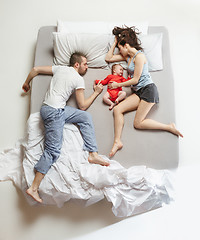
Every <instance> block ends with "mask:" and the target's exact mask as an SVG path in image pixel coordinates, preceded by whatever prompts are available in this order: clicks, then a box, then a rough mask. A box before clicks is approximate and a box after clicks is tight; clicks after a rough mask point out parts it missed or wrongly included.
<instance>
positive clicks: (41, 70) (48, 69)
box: [22, 66, 53, 92]
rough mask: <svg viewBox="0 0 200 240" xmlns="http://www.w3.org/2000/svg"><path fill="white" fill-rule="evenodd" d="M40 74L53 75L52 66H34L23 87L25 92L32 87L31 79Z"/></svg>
mask: <svg viewBox="0 0 200 240" xmlns="http://www.w3.org/2000/svg"><path fill="white" fill-rule="evenodd" d="M38 74H47V75H53V72H52V66H42V67H33V68H32V69H31V71H30V73H29V75H28V77H27V78H26V81H25V82H24V84H23V86H22V89H23V90H24V91H25V92H28V91H29V89H30V82H31V80H32V79H33V78H34V77H35V76H37V75H38Z"/></svg>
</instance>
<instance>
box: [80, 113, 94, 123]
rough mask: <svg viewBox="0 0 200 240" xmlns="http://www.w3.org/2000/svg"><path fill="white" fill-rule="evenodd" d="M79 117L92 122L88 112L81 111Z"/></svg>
mask: <svg viewBox="0 0 200 240" xmlns="http://www.w3.org/2000/svg"><path fill="white" fill-rule="evenodd" d="M81 118H82V120H83V121H84V122H92V115H91V114H90V113H89V112H86V111H83V113H82V116H81Z"/></svg>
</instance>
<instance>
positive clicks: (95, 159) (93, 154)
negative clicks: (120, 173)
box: [88, 152, 110, 166]
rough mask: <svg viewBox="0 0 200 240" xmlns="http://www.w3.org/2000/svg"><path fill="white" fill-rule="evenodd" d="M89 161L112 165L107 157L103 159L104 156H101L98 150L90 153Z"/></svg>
mask: <svg viewBox="0 0 200 240" xmlns="http://www.w3.org/2000/svg"><path fill="white" fill-rule="evenodd" d="M88 162H89V163H94V164H100V165H102V166H109V165H110V163H109V162H108V161H106V160H105V159H103V158H102V157H100V156H99V155H98V153H97V152H91V153H89V157H88Z"/></svg>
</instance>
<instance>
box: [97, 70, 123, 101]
mask: <svg viewBox="0 0 200 240" xmlns="http://www.w3.org/2000/svg"><path fill="white" fill-rule="evenodd" d="M99 81H101V84H102V85H108V84H109V83H112V82H117V83H121V82H125V81H127V79H126V78H124V77H122V76H118V75H112V74H110V75H108V76H107V77H106V78H105V79H104V80H96V81H95V83H96V84H98V83H99ZM107 91H108V93H109V94H110V100H111V101H112V102H114V101H115V100H116V99H117V97H118V93H119V91H122V87H119V88H115V89H110V88H109V87H107Z"/></svg>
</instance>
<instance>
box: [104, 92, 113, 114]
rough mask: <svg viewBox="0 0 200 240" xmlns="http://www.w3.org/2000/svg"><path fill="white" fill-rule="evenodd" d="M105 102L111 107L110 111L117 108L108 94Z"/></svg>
mask: <svg viewBox="0 0 200 240" xmlns="http://www.w3.org/2000/svg"><path fill="white" fill-rule="evenodd" d="M103 101H104V102H105V103H106V104H108V105H109V106H110V107H109V110H112V109H113V107H114V106H115V103H114V102H112V101H111V100H110V94H109V93H108V92H106V93H105V94H104V96H103Z"/></svg>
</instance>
